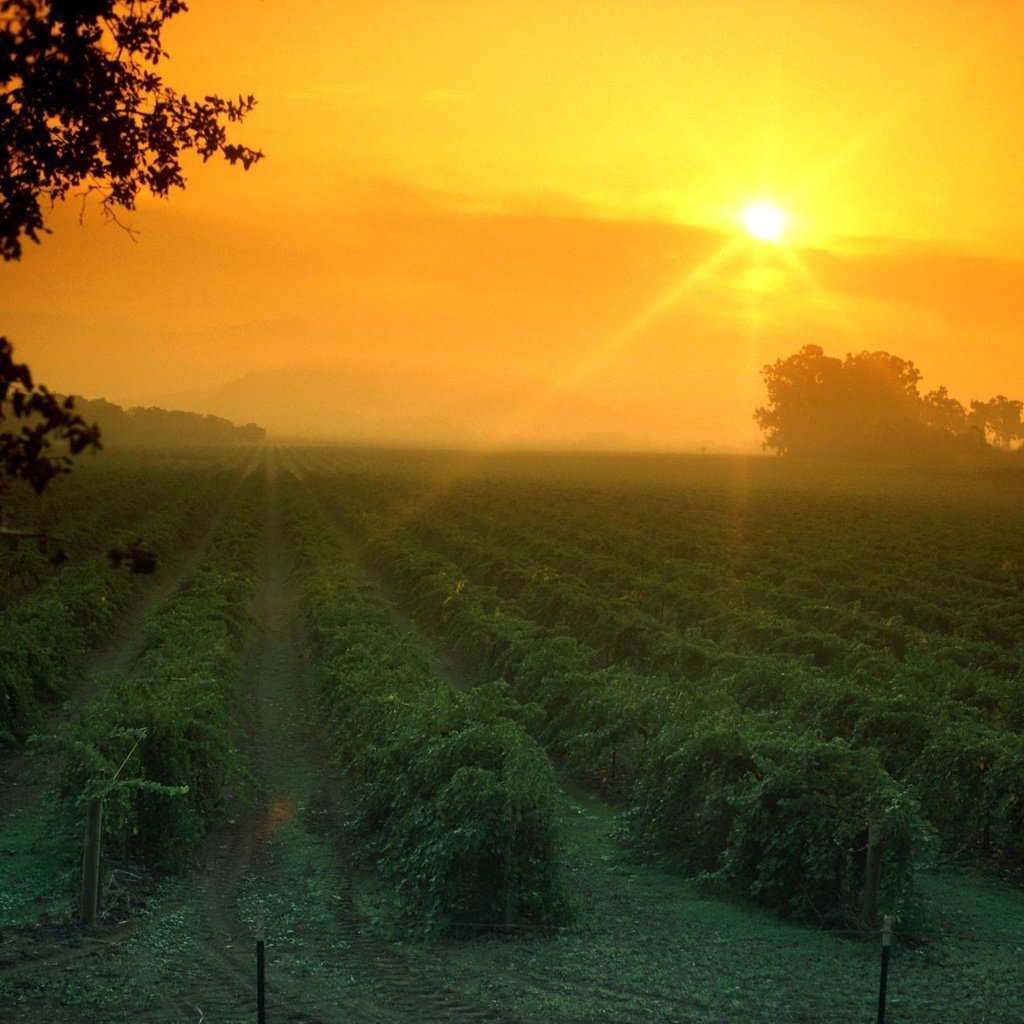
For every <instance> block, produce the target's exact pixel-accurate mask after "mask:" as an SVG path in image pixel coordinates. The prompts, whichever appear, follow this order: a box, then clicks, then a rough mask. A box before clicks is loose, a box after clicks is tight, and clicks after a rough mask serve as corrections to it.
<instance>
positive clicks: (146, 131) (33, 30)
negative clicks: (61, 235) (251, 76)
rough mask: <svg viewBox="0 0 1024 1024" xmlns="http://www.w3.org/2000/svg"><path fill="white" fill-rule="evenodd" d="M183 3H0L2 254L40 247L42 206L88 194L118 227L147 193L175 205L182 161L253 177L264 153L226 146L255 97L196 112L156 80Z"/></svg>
mask: <svg viewBox="0 0 1024 1024" xmlns="http://www.w3.org/2000/svg"><path fill="white" fill-rule="evenodd" d="M186 9H187V8H186V5H185V4H184V3H182V2H181V0H131V2H128V3H122V2H118V0H96V2H91V3H84V4H83V3H73V2H60V3H58V2H53V3H43V2H41V0H3V3H2V4H0V18H2V20H3V23H4V28H5V31H4V33H3V37H2V44H0V45H2V49H0V137H3V139H4V140H5V143H6V145H5V146H4V149H3V155H2V157H0V197H2V200H3V201H2V205H0V254H2V255H3V257H4V259H18V258H19V257H20V256H21V236H22V235H25V236H26V237H28V238H30V239H31V240H32V241H34V242H38V241H39V234H40V232H42V231H44V230H45V228H44V226H43V224H44V218H43V204H44V203H48V204H51V205H52V204H53V203H54V202H56V201H57V200H60V199H64V198H65V197H66V196H67V195H68V194H69V192H71V190H72V189H76V188H79V187H80V186H84V187H85V188H86V189H88V190H89V191H96V192H98V193H99V194H100V196H101V199H102V202H103V206H104V209H105V210H107V212H108V213H109V214H110V215H111V216H113V215H114V211H115V210H116V209H118V208H120V209H127V210H131V209H133V208H134V205H135V200H136V197H137V196H138V194H139V192H140V191H141V190H143V189H147V190H149V191H150V192H152V193H153V194H154V195H157V196H166V195H167V194H168V193H169V192H170V190H171V189H172V188H181V187H183V186H184V184H185V178H184V173H183V169H182V164H181V158H182V154H183V153H185V152H187V151H189V150H194V151H195V152H196V153H198V154H199V156H201V157H202V159H203V160H204V161H205V160H208V159H209V158H210V157H211V156H214V155H215V154H217V153H220V154H221V155H222V156H223V157H224V158H225V159H227V160H228V161H229V162H230V163H241V164H242V166H243V167H245V168H248V167H249V166H251V165H252V164H253V163H255V162H256V161H257V160H259V159H261V157H262V155H263V154H262V153H260V152H258V151H256V150H253V149H251V148H249V147H248V146H243V145H238V144H235V143H229V142H228V141H227V129H226V125H227V124H229V123H231V122H237V121H241V120H242V119H243V118H244V117H245V115H246V114H247V113H249V111H251V110H252V108H253V106H254V104H255V100H254V99H253V97H251V96H248V97H240V98H239V99H238V100H224V99H222V98H221V97H219V96H207V97H206V98H205V99H203V100H202V101H199V102H197V101H194V100H190V99H189V98H188V97H187V96H184V95H179V94H178V93H176V92H175V91H174V90H173V89H172V88H170V87H169V86H167V85H165V84H164V82H163V80H162V79H161V77H160V75H159V74H158V73H157V71H156V68H157V65H158V63H159V61H160V60H161V58H164V57H166V56H167V54H166V53H165V52H164V50H163V44H162V42H161V33H162V31H163V29H164V26H165V24H166V22H167V21H168V20H169V19H170V18H171V17H173V16H174V15H176V14H179V13H181V12H182V11H184V10H186Z"/></svg>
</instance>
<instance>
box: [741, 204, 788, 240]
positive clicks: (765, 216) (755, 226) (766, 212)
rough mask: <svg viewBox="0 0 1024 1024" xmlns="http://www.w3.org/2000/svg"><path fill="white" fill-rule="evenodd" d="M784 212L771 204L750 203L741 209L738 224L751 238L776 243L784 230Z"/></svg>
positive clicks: (785, 219)
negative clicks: (741, 225)
mask: <svg viewBox="0 0 1024 1024" xmlns="http://www.w3.org/2000/svg"><path fill="white" fill-rule="evenodd" d="M787 220H788V218H787V217H786V214H785V211H783V210H780V209H779V208H778V207H777V206H775V205H773V204H772V203H751V204H750V205H749V206H745V207H744V208H743V212H742V213H741V214H740V222H741V223H742V224H743V226H744V227H745V228H746V229H747V234H749V235H750V237H751V238H756V239H757V240H758V241H759V242H778V241H780V240H781V239H782V233H783V231H784V230H785V228H786V221H787Z"/></svg>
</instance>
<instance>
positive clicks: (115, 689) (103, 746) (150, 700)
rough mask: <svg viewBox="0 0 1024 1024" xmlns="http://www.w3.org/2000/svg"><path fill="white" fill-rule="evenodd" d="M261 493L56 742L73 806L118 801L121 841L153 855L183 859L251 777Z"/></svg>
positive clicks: (224, 530)
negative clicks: (245, 653) (240, 690)
mask: <svg viewBox="0 0 1024 1024" xmlns="http://www.w3.org/2000/svg"><path fill="white" fill-rule="evenodd" d="M261 498H262V492H261V490H260V489H259V481H258V480H256V479H250V480H247V481H246V482H245V483H244V484H243V485H242V487H241V488H240V489H239V491H237V492H236V494H235V500H234V502H233V504H232V506H231V507H230V508H229V510H228V511H227V512H226V513H225V517H224V520H223V522H222V523H221V525H220V527H219V528H218V531H217V533H216V534H215V535H214V537H213V538H212V539H211V542H210V546H209V548H208V550H207V553H206V555H205V556H204V558H203V560H202V561H201V562H200V564H199V565H198V566H197V567H196V568H195V570H194V571H193V572H192V573H191V575H190V576H189V577H188V578H186V580H185V581H184V582H183V583H182V585H181V586H180V587H179V589H178V591H177V592H176V593H175V594H173V595H171V597H170V598H168V599H167V600H166V601H165V602H163V603H162V604H161V605H160V606H158V607H157V608H156V609H155V610H154V611H153V613H152V614H151V615H150V616H148V617H147V620H146V622H145V625H144V630H143V632H144V636H145V645H144V648H143V651H142V652H141V654H140V656H139V658H138V659H137V661H136V663H135V665H134V667H133V668H132V671H131V673H130V674H128V675H123V676H122V675H116V674H108V675H106V676H103V677H101V678H100V679H99V680H98V682H97V686H96V693H95V695H94V696H93V697H92V698H91V699H90V700H89V701H88V702H87V703H86V704H85V705H84V707H83V708H82V709H81V712H80V714H79V716H78V717H77V719H76V720H75V721H73V722H72V723H70V724H69V725H68V726H67V727H66V729H65V730H64V732H63V733H61V734H59V736H58V738H57V739H56V740H54V741H51V743H55V744H56V746H57V747H58V748H59V749H60V750H62V751H63V753H64V762H63V768H62V773H61V774H62V796H63V798H64V800H65V802H66V803H68V804H69V805H70V806H71V807H72V808H75V809H80V808H81V806H82V801H83V800H84V799H86V798H88V797H90V796H100V795H103V796H108V797H110V800H111V804H110V808H109V809H108V810H106V811H105V817H106V821H107V826H106V830H107V835H108V837H109V839H110V841H111V842H118V843H119V844H122V848H126V849H128V850H130V851H131V852H132V853H134V854H135V855H136V856H138V857H139V858H140V859H143V860H145V861H148V862H159V863H163V864H168V865H174V864H178V863H180V860H181V857H182V855H183V854H184V853H186V852H187V851H188V850H190V849H192V848H193V847H194V846H195V845H196V843H197V842H198V841H199V840H200V838H201V837H202V835H203V834H204V832H205V831H206V828H207V827H208V825H209V822H210V820H211V819H212V818H213V817H214V816H215V815H216V814H217V813H218V812H219V811H220V809H221V808H222V806H223V799H224V793H225V789H226V787H227V786H228V785H229V784H230V783H231V782H232V780H237V779H239V778H241V777H243V776H244V774H245V772H244V765H243V761H242V758H241V755H240V754H239V752H238V750H237V749H236V746H235V743H234V737H235V736H236V735H237V734H238V732H239V719H240V713H241V708H240V702H239V699H238V694H237V690H236V680H237V676H238V673H239V669H240V666H239V660H238V654H239V651H240V650H241V648H242V646H243V645H244V643H245V641H246V640H247V638H248V636H249V629H250V626H251V621H250V618H249V616H248V613H247V611H246V608H247V606H248V603H249V601H250V600H251V599H252V595H253V592H254V589H255V559H256V551H257V548H258V541H259V531H258V528H257V525H256V524H257V517H258V514H259V509H260V508H261ZM128 738H131V739H133V740H134V745H133V746H132V748H131V751H130V752H129V753H128V754H127V756H125V752H124V747H125V744H126V742H127V739H128ZM118 763H120V764H121V767H120V768H119V769H118V770H117V772H114V771H112V769H111V766H112V765H116V764H118ZM114 780H116V781H117V783H118V784H117V785H116V786H114V785H113V781H114Z"/></svg>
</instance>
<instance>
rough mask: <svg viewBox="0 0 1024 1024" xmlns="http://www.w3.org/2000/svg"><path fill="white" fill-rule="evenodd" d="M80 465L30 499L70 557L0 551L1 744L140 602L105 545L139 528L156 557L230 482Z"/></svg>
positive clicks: (161, 470)
mask: <svg viewBox="0 0 1024 1024" xmlns="http://www.w3.org/2000/svg"><path fill="white" fill-rule="evenodd" d="M86 468H87V470H88V471H86V472H79V473H76V474H75V475H74V477H73V478H72V477H69V478H67V479H66V480H63V481H62V482H61V484H62V485H61V486H60V487H56V488H52V489H50V490H49V491H47V493H46V494H45V495H43V496H42V497H40V498H38V499H34V500H36V501H37V502H38V508H37V510H36V511H37V518H39V519H40V520H41V521H42V522H43V523H44V524H45V523H46V522H47V521H48V519H49V518H51V517H52V518H54V519H57V518H59V520H60V523H61V538H60V540H61V543H62V544H64V545H66V546H67V547H68V548H69V549H70V551H71V554H70V555H64V553H63V551H58V553H57V555H58V557H56V558H55V559H54V558H53V556H51V557H49V558H48V557H46V556H45V554H44V552H45V550H46V548H48V547H49V546H51V545H50V544H49V543H47V544H46V545H45V546H44V547H43V550H37V551H35V552H31V554H32V555H33V556H34V557H29V555H30V552H29V551H28V550H27V548H28V547H29V545H27V544H26V543H25V542H24V541H21V542H19V543H17V544H15V545H12V546H11V548H10V550H6V551H5V550H2V549H0V579H2V580H3V581H4V583H5V584H6V587H5V588H0V744H11V743H20V742H21V741H23V740H24V739H25V737H26V736H27V735H28V733H29V732H31V731H32V730H33V729H36V728H38V727H39V724H40V721H41V716H42V707H43V705H44V703H45V702H46V701H47V700H52V699H53V698H55V697H59V696H62V695H63V694H64V693H65V692H66V687H67V682H68V677H69V673H70V672H71V671H72V670H73V668H74V665H75V660H76V658H77V657H78V656H79V655H81V654H82V653H84V652H85V651H86V650H87V649H88V648H89V647H90V646H91V645H92V644H94V643H95V642H96V641H97V640H98V639H100V638H101V637H102V636H104V635H106V634H108V633H109V632H110V630H111V629H112V627H113V626H114V624H115V623H116V621H117V620H118V619H119V618H120V617H121V616H122V615H123V614H124V613H125V611H126V610H127V608H128V606H129V604H130V602H131V600H132V599H133V597H136V596H137V595H138V592H139V588H140V587H141V585H142V584H141V583H140V581H139V580H138V579H137V578H133V577H132V575H130V574H128V573H124V572H118V571H116V570H115V569H114V567H112V566H111V564H110V561H109V559H108V557H107V554H106V549H107V548H108V546H109V545H110V544H111V543H114V544H115V545H118V546H121V545H124V546H126V547H127V546H128V545H129V544H130V542H131V538H132V536H133V534H132V533H130V532H128V531H136V530H137V531H140V532H142V533H144V534H145V535H146V537H147V538H149V542H148V543H149V549H150V550H151V553H152V554H154V555H156V556H157V557H162V556H163V555H165V554H166V553H167V552H169V551H170V550H172V549H173V548H175V547H177V546H179V545H180V544H181V542H182V541H183V540H184V539H185V538H186V537H187V536H189V535H190V534H191V533H192V532H194V531H195V530H196V529H198V528H199V526H200V524H201V523H202V521H203V520H204V519H205V518H206V517H207V516H209V514H210V513H211V511H212V509H213V507H214V503H215V502H216V501H217V500H218V499H219V498H220V495H221V493H222V491H223V490H224V488H225V487H226V486H227V485H228V483H229V481H230V480H231V479H232V476H231V474H229V473H224V472H222V471H220V470H219V469H215V468H214V467H213V465H212V463H211V461H210V460H207V462H206V463H203V464H198V463H196V462H190V463H187V464H186V465H183V466H177V467H175V466H173V465H167V464H164V465H157V464H155V463H154V461H153V460H152V458H149V459H147V460H146V461H145V463H142V462H137V461H136V462H131V461H130V460H126V459H119V458H113V459H112V460H105V461H104V464H103V465H102V466H89V467H86ZM186 484H187V486H186ZM26 500H28V499H27V498H26ZM19 507H20V506H17V505H16V506H15V508H16V509H17V508H19ZM52 540H53V538H50V541H51V542H52ZM40 543H41V545H43V543H44V542H40ZM54 562H56V563H57V564H56V565H55V564H54Z"/></svg>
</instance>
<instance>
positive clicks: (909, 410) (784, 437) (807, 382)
mask: <svg viewBox="0 0 1024 1024" xmlns="http://www.w3.org/2000/svg"><path fill="white" fill-rule="evenodd" d="M762 373H763V375H764V379H765V384H766V385H767V387H768V404H767V405H764V406H761V407H760V408H758V409H756V410H755V411H754V418H755V419H756V420H757V423H758V426H760V427H761V429H762V430H763V431H764V434H765V441H764V446H765V447H766V448H773V449H775V451H776V452H778V453H779V454H780V455H786V454H792V455H802V456H833V455H840V456H854V457H860V456H872V457H874V456H885V455H890V454H900V455H914V454H931V453H935V452H937V451H938V452H941V451H943V450H946V451H948V450H949V443H950V441H951V439H953V438H954V437H962V436H964V435H966V434H967V432H968V428H969V426H970V425H971V424H970V422H969V419H968V417H967V416H966V414H965V412H964V408H963V406H962V405H961V404H960V403H959V402H958V401H956V399H954V398H950V396H949V394H948V392H947V391H946V389H945V388H944V387H943V388H939V389H938V390H936V391H930V392H929V393H928V394H927V395H925V396H924V397H923V398H922V397H921V394H920V392H919V391H918V387H917V385H918V382H919V381H920V379H921V374H920V373H919V372H918V370H917V368H916V367H915V366H914V364H913V363H912V362H910V361H909V360H907V359H902V358H901V357H899V356H894V355H891V354H890V353H888V352H860V353H857V354H850V355H847V356H846V358H845V359H844V360H839V359H836V358H834V357H832V356H827V355H825V353H824V351H823V350H822V349H821V348H820V347H819V346H818V345H805V346H804V347H803V348H802V349H800V351H799V352H797V353H795V354H794V355H791V356H789V357H788V358H786V359H778V360H776V361H775V362H774V363H772V364H771V365H770V366H766V367H764V369H763V371H762ZM993 401H994V402H996V401H998V400H993ZM1004 402H1005V400H1004ZM989 404H991V403H989ZM1011 404H1012V403H1011ZM977 405H978V403H972V409H974V408H975V407H976V406H977ZM1005 411H1006V410H1005V408H1004V407H1002V406H1000V408H999V410H998V412H999V413H1000V414H1002V413H1003V412H1005ZM1010 411H1011V412H1012V411H1013V410H1010ZM972 415H973V416H976V418H979V419H980V418H981V417H982V416H983V415H984V416H986V417H987V418H986V419H985V426H986V429H988V431H989V432H990V433H991V434H993V435H995V436H996V437H1001V436H1006V434H1005V429H1004V427H1003V423H1004V420H1007V421H1008V419H1009V418H1012V417H1005V416H1004V417H1003V418H1002V419H999V418H998V417H997V415H996V411H993V410H990V409H989V408H988V405H986V407H985V410H984V413H983V412H982V411H978V412H977V413H976V414H975V413H972ZM1017 422H1019V417H1018V420H1017ZM997 423H998V424H999V426H997V425H996V424H997ZM1001 431H1002V432H1001Z"/></svg>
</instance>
